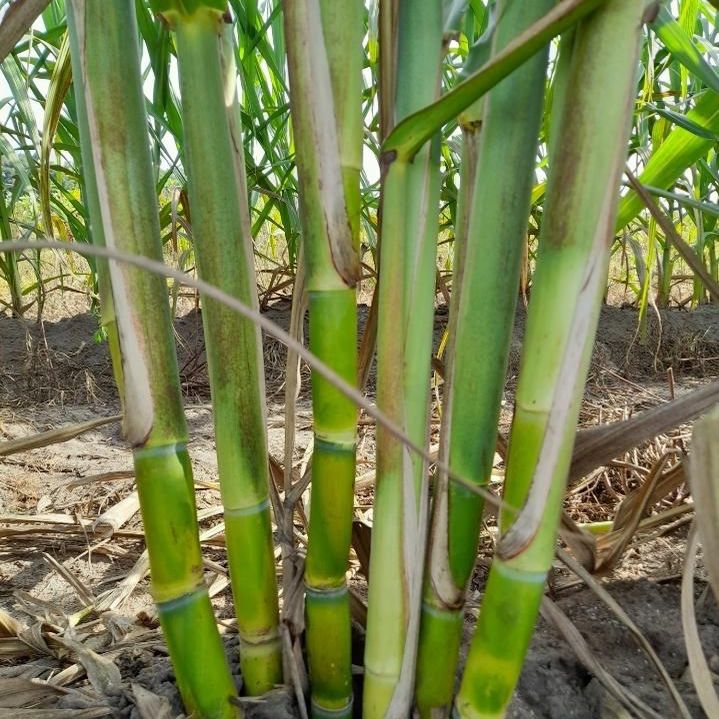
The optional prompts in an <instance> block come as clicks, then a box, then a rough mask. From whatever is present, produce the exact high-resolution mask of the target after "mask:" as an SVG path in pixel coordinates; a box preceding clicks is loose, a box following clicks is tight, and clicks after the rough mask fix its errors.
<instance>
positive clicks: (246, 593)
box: [152, 0, 282, 695]
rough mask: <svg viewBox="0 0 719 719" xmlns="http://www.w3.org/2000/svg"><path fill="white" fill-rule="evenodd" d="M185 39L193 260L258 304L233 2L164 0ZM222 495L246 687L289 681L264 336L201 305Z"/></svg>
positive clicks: (214, 305) (158, 4)
mask: <svg viewBox="0 0 719 719" xmlns="http://www.w3.org/2000/svg"><path fill="white" fill-rule="evenodd" d="M152 5H153V8H154V9H155V11H156V12H159V13H160V14H161V16H162V17H163V18H164V20H165V21H166V22H167V23H168V24H169V25H170V27H171V29H172V30H173V31H174V33H175V38H176V44H177V58H178V67H179V76H180V91H181V96H182V110H183V119H184V134H185V153H186V168H187V172H188V185H189V196H190V209H191V213H192V227H193V240H194V249H195V257H196V260H197V267H198V272H199V275H200V277H201V278H202V279H204V280H207V281H208V282H211V283H212V284H214V285H216V286H217V287H220V288H221V289H224V290H225V291H227V292H228V293H230V294H231V295H233V296H235V297H237V298H238V299H240V300H242V301H243V302H244V303H246V304H248V305H250V306H252V307H257V304H258V301H257V294H256V281H255V275H254V265H253V257H252V239H251V236H250V227H249V211H248V209H247V207H246V202H247V195H246V191H245V185H244V169H243V166H242V162H243V159H242V157H243V156H242V153H243V149H242V137H241V134H240V128H239V127H238V118H239V113H238V112H236V108H235V103H236V88H235V86H234V84H229V83H227V76H226V74H225V68H224V67H223V59H222V57H223V46H224V43H225V40H223V36H224V33H225V24H226V15H225V10H226V3H225V2H220V1H218V0H206V1H205V0H195V1H193V2H187V0H183V1H182V2H180V1H179V0H155V1H154V2H153V3H152ZM203 327H204V335H205V347H206V352H207V366H208V373H209V379H210V391H211V395H212V403H213V408H214V425H215V439H216V445H217V462H218V470H219V480H220V491H221V495H222V503H223V506H224V518H225V534H226V539H227V553H228V560H229V569H230V580H231V584H232V593H233V599H234V604H235V611H236V614H237V627H238V632H239V635H240V667H241V669H242V676H243V681H244V687H245V689H246V691H247V692H248V693H249V694H251V695H256V694H262V693H264V692H267V691H269V690H270V689H272V688H273V687H274V686H275V685H276V684H279V683H281V681H282V653H281V646H280V640H279V630H278V624H279V614H278V601H277V578H276V571H275V560H274V552H273V544H272V527H271V520H270V509H269V494H268V492H269V484H268V483H269V473H268V459H267V457H268V455H267V436H266V422H265V397H264V368H263V365H262V356H261V347H262V344H261V337H260V332H259V329H258V328H257V327H256V326H255V325H254V324H253V323H252V322H251V321H249V320H247V319H244V318H242V317H240V316H239V315H237V314H236V313H234V312H232V311H231V310H229V309H228V308H226V307H224V306H223V305H221V304H220V303H218V302H216V301H215V300H212V299H210V298H207V297H205V298H204V299H203Z"/></svg>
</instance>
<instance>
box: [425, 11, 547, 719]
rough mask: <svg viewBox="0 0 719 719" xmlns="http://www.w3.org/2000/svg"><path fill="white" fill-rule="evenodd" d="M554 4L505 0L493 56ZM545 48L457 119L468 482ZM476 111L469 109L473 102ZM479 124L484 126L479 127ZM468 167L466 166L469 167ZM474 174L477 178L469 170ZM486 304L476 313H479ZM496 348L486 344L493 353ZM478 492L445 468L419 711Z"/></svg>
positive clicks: (492, 407) (525, 206)
mask: <svg viewBox="0 0 719 719" xmlns="http://www.w3.org/2000/svg"><path fill="white" fill-rule="evenodd" d="M552 5H553V0H532V1H531V2H527V3H523V4H521V5H520V4H517V3H515V2H512V1H511V0H509V1H504V0H501V1H500V2H499V3H498V5H497V8H496V13H497V17H498V21H497V25H496V28H495V30H494V33H493V40H492V46H493V47H492V52H493V53H496V52H498V51H499V50H501V49H502V48H503V47H504V46H506V44H507V43H508V42H509V41H511V40H512V39H513V38H514V37H515V36H517V35H519V34H520V33H521V32H522V31H523V30H525V29H526V28H527V27H528V26H529V25H531V23H533V22H534V21H536V20H537V19H539V18H540V17H542V16H543V15H544V14H545V13H546V12H548V11H549V10H550V9H551V8H552ZM547 55H548V51H547V49H546V48H545V50H544V51H543V52H540V53H538V54H536V55H535V56H534V57H532V58H531V59H530V60H529V61H527V62H526V63H525V64H524V65H523V66H522V67H520V68H519V69H518V70H515V71H514V72H513V73H512V74H511V75H509V77H507V78H506V79H505V80H503V81H502V82H501V83H499V84H498V85H497V86H496V87H495V88H494V89H493V90H492V91H491V92H490V93H489V94H488V95H486V96H485V97H484V98H483V100H482V101H481V102H480V103H477V105H478V106H479V107H480V108H481V110H478V109H475V110H474V111H470V112H466V113H465V114H464V115H463V116H460V121H461V122H462V126H463V130H464V137H465V154H464V157H463V171H464V170H467V172H466V173H465V174H464V175H463V178H462V185H461V186H462V188H463V190H464V187H465V184H466V185H468V187H467V190H466V192H467V195H466V196H465V202H466V203H467V205H468V206H467V207H465V208H464V209H463V211H462V213H461V216H462V224H461V225H460V227H459V228H458V234H459V235H460V236H459V239H458V243H457V245H456V247H457V250H456V252H455V281H454V294H453V297H452V303H453V305H454V306H453V308H452V312H453V318H452V329H451V333H452V335H451V338H450V340H451V351H450V353H449V362H448V370H449V371H448V376H447V378H446V380H447V381H446V383H445V400H444V408H443V409H444V424H443V427H442V441H441V452H442V455H443V456H444V457H445V458H446V460H447V463H448V464H449V466H450V467H451V468H452V469H453V470H454V471H456V472H458V473H459V474H460V475H461V476H463V477H471V478H472V480H473V481H474V482H476V483H477V484H478V485H480V486H486V485H487V483H488V481H489V477H490V474H491V471H492V464H493V458H494V450H495V445H496V427H497V421H498V418H499V411H500V406H501V399H502V390H503V388H504V377H505V374H506V369H507V361H508V357H509V346H510V340H511V332H512V324H513V317H514V310H515V306H516V299H517V287H518V284H519V270H520V260H521V257H522V248H523V245H524V242H525V240H526V227H527V218H528V216H529V207H530V198H531V191H532V181H533V175H534V164H535V157H536V153H537V144H538V136H539V129H540V124H541V119H542V104H543V98H544V84H545V83H544V79H545V75H546V70H547ZM473 107H476V106H473ZM480 127H481V131H480ZM464 165H467V167H466V168H465V167H464ZM472 172H473V173H474V176H472V174H471V173H472ZM478 307H482V308H483V310H482V311H481V312H478V311H477V308H478ZM490 348H491V349H490ZM482 508H483V501H482V497H481V496H480V495H478V494H476V493H473V492H471V491H470V490H469V489H468V488H467V487H465V486H464V485H459V484H457V483H454V482H452V483H450V482H448V481H447V477H446V475H445V474H444V473H440V475H439V477H438V480H437V485H436V490H435V492H434V494H433V506H432V529H431V538H430V545H429V550H428V552H429V554H428V561H427V568H426V576H425V588H424V599H423V607H422V626H421V633H420V645H419V659H418V667H417V687H416V697H417V705H418V708H419V710H420V714H421V716H427V717H430V716H432V715H433V713H434V712H438V711H440V710H444V711H446V708H448V707H449V706H450V704H451V702H452V696H453V693H454V684H455V676H456V669H457V663H458V659H459V645H460V640H461V636H462V623H463V615H464V612H463V605H464V596H465V589H466V586H467V582H468V581H469V578H470V576H471V574H472V570H473V569H474V565H475V560H476V555H477V544H478V541H479V530H480V526H481V518H482Z"/></svg>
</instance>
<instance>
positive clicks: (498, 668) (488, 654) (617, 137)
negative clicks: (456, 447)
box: [455, 0, 648, 719]
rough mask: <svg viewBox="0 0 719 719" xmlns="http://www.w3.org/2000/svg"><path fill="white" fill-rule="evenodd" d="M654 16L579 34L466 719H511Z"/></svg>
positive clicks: (626, 17)
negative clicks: (646, 26)
mask: <svg viewBox="0 0 719 719" xmlns="http://www.w3.org/2000/svg"><path fill="white" fill-rule="evenodd" d="M647 6H648V3H647V2H646V0H608V2H607V3H606V4H604V5H603V6H601V7H600V8H599V9H598V10H596V11H595V13H594V14H592V15H591V16H589V17H588V18H587V19H585V20H583V21H582V22H581V23H580V24H579V26H578V27H577V30H576V35H575V38H574V46H573V53H572V60H571V67H570V70H569V72H570V75H569V78H568V81H567V85H566V88H567V89H566V93H565V95H564V98H563V104H562V107H561V108H558V111H559V112H560V120H559V127H558V133H559V134H558V138H560V139H559V140H558V142H557V143H556V144H555V145H554V146H553V155H552V158H551V159H552V167H551V168H550V176H549V186H548V191H547V200H546V210H545V217H544V223H543V226H542V234H541V237H540V243H539V247H540V250H539V257H538V261H537V271H536V274H535V280H534V288H533V293H532V298H531V301H530V305H529V311H528V316H527V326H526V333H525V338H524V348H523V352H522V362H521V367H520V376H519V384H518V387H517V394H516V407H515V414H514V419H513V422H512V430H511V435H510V442H509V456H508V464H507V472H506V477H505V490H504V501H505V503H506V507H505V509H504V510H503V511H502V512H501V515H500V540H499V544H498V547H497V554H496V556H495V559H494V562H493V564H492V568H491V570H490V576H489V580H488V583H487V587H486V592H485V595H484V600H483V602H482V606H481V609H480V617H479V621H478V624H477V629H476V631H475V635H474V638H473V640H472V645H471V648H470V652H469V655H468V658H467V664H466V668H465V672H464V675H463V677H462V682H461V686H460V691H459V694H458V696H457V699H456V703H455V709H456V713H457V716H459V717H462V718H463V719H465V718H467V719H478V718H482V719H488V718H489V717H503V716H505V712H506V708H507V706H508V704H509V701H510V699H511V696H512V692H513V690H514V687H515V685H516V682H517V680H518V678H519V674H520V671H521V667H522V664H523V661H524V656H525V653H526V650H527V647H528V645H529V641H530V639H531V637H532V633H533V630H534V624H535V621H536V616H537V612H538V609H539V604H540V602H541V599H542V595H543V591H544V582H545V578H546V574H547V571H548V570H549V567H550V565H551V562H552V558H553V556H554V547H555V538H556V533H557V526H558V521H559V515H560V511H561V500H562V497H563V494H564V488H565V484H566V478H567V473H568V469H569V463H570V460H571V453H572V447H573V441H574V439H573V438H574V434H575V431H574V430H575V426H576V422H577V420H578V415H579V405H580V401H581V398H582V389H583V387H584V382H585V380H586V375H587V370H588V365H589V359H590V356H591V344H592V343H591V337H593V336H594V334H595V332H596V326H597V321H598V315H599V308H600V304H601V297H602V294H603V290H604V287H605V283H606V279H607V268H608V263H609V247H610V243H611V239H612V235H613V231H614V226H615V222H616V210H617V204H618V195H619V181H620V177H621V172H622V168H623V165H624V162H625V158H626V153H627V139H628V135H629V127H630V119H631V113H632V106H633V97H634V92H635V67H636V61H637V57H638V49H639V40H640V34H641V25H642V20H643V17H644V13H645V10H646V8H647ZM507 507H516V508H521V509H520V510H519V512H515V511H510V510H509V509H508V508H507Z"/></svg>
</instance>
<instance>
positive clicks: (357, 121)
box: [284, 0, 363, 719]
mask: <svg viewBox="0 0 719 719" xmlns="http://www.w3.org/2000/svg"><path fill="white" fill-rule="evenodd" d="M362 12H363V7H362V4H361V2H359V0H342V1H341V2H329V1H328V0H324V1H323V2H320V1H318V0H291V2H287V3H285V4H284V20H285V24H284V27H285V39H286V44H287V57H288V69H289V79H290V90H291V92H290V98H291V110H292V120H293V130H294V135H295V147H296V156H297V169H298V176H299V182H300V210H301V218H302V226H303V233H304V235H303V239H302V241H303V249H304V256H305V258H306V267H307V279H306V286H307V293H308V300H309V311H310V350H311V351H312V352H313V353H314V354H315V355H316V356H317V357H319V358H320V359H322V360H323V361H325V362H326V363H327V364H328V365H329V366H330V367H332V368H333V369H334V370H335V371H336V372H338V374H339V375H340V376H341V377H342V378H343V379H345V380H346V381H347V382H350V383H352V384H355V383H356V381H357V296H356V289H355V285H356V282H357V280H358V279H359V259H358V247H359V221H360V193H359V190H360V183H359V180H360V168H361V162H362V115H361V97H362V74H361V73H362V29H363V23H362ZM318 28H321V32H317V30H318ZM313 30H314V32H313ZM310 36H312V37H313V41H312V42H311V43H308V42H307V41H306V38H307V37H310ZM312 405H313V416H314V426H313V430H314V452H313V456H312V494H311V512H310V524H309V542H308V547H307V560H306V563H305V615H306V623H307V634H306V637H307V656H308V659H309V667H310V680H311V686H312V715H313V717H324V716H332V717H337V718H338V719H339V718H341V717H350V716H351V715H352V656H351V634H350V629H351V627H350V606H349V595H348V591H347V581H346V572H347V566H348V557H349V547H350V539H351V530H352V514H353V505H354V477H355V455H356V443H357V408H356V407H355V405H354V403H353V402H352V401H350V400H348V399H347V398H346V397H345V396H344V395H343V394H342V393H340V392H339V391H338V390H337V389H336V388H335V387H334V386H332V384H330V383H329V382H327V381H326V380H325V379H323V378H322V377H321V376H320V375H318V374H317V373H315V372H313V374H312Z"/></svg>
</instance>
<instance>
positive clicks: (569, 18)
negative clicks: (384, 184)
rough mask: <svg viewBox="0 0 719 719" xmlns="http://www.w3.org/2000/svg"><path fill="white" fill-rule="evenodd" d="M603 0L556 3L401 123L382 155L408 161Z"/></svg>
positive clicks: (568, 0) (385, 144)
mask: <svg viewBox="0 0 719 719" xmlns="http://www.w3.org/2000/svg"><path fill="white" fill-rule="evenodd" d="M605 1H606V0H565V2H561V3H559V4H558V5H557V6H556V7H554V8H553V9H552V10H551V11H550V12H548V13H547V14H546V15H545V16H544V17H543V18H542V19H541V20H539V21H537V22H536V23H534V24H533V25H532V26H531V27H530V28H528V29H527V31H526V32H524V33H522V34H521V35H520V36H519V37H517V39H516V40H514V41H513V42H511V43H509V45H507V46H506V47H505V48H504V50H503V51H502V52H501V53H498V54H497V55H495V56H494V58H492V60H491V61H490V62H488V63H487V64H486V65H484V66H482V67H481V68H480V69H479V70H477V72H475V73H474V74H472V75H470V76H469V77H468V78H467V79H466V80H465V81H464V82H461V83H459V85H456V86H455V87H454V88H452V89H451V90H450V91H449V92H447V93H446V94H445V95H443V96H442V97H441V98H440V99H439V100H437V101H436V102H433V103H432V104H431V105H428V106H427V107H424V108H422V109H421V110H419V111H418V112H415V113H413V114H412V115H410V116H409V117H407V118H406V119H404V120H403V121H402V122H400V123H399V124H398V125H397V126H396V127H395V128H394V130H393V131H392V132H391V133H390V135H389V136H388V137H387V140H386V141H385V143H384V146H383V148H382V149H383V151H384V153H385V155H386V156H391V155H396V156H397V157H400V158H404V159H407V160H410V159H411V158H412V157H414V155H415V154H416V153H417V151H418V150H419V148H420V147H422V145H424V143H425V142H427V140H429V138H430V137H432V135H434V133H435V132H437V131H438V130H439V129H440V128H441V127H442V126H443V125H445V124H446V123H448V122H449V121H450V120H452V119H453V118H455V117H457V115H459V113H460V112H462V110H464V109H465V108H467V107H469V105H471V104H472V103H473V102H474V101H475V100H477V99H478V98H480V97H481V96H482V95H484V93H486V92H488V91H489V90H491V89H492V88H493V87H494V86H495V85H496V84H497V83H498V82H499V81H500V80H502V79H503V78H505V77H506V76H507V75H509V73H510V72H512V70H514V69H516V68H517V67H519V66H520V65H521V64H522V63H524V62H526V61H527V60H528V59H529V58H530V57H532V56H533V55H535V54H536V53H537V52H539V51H540V50H541V49H542V48H543V47H544V46H545V45H546V44H547V43H548V42H549V41H550V40H551V39H552V38H553V37H555V36H556V35H560V34H561V33H563V32H564V31H565V30H567V29H568V28H570V27H571V26H572V25H574V24H575V23H576V22H577V21H578V20H580V19H581V18H583V17H584V16H586V15H587V14H588V13H590V12H591V11H592V10H594V9H595V8H597V7H598V6H599V5H600V4H602V3H603V2H605Z"/></svg>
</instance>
